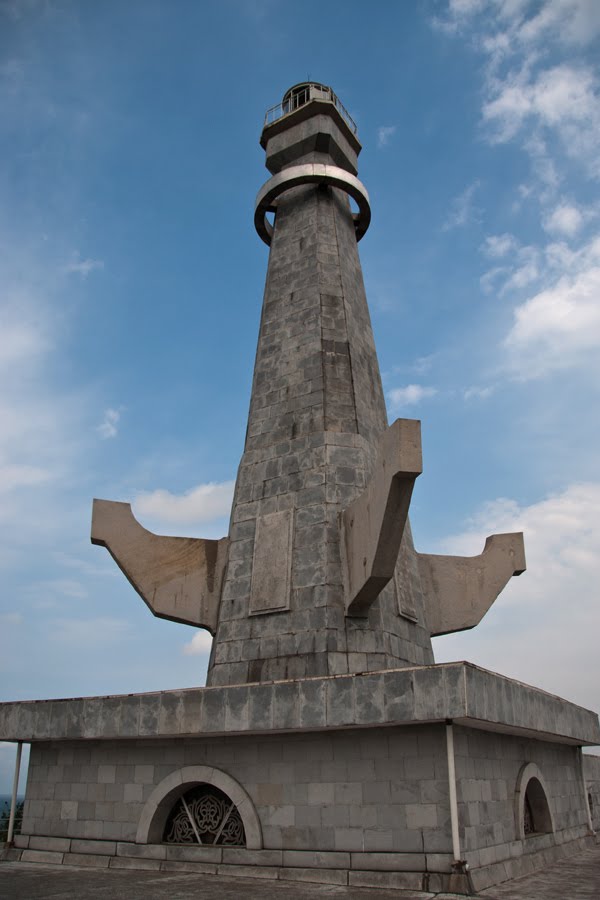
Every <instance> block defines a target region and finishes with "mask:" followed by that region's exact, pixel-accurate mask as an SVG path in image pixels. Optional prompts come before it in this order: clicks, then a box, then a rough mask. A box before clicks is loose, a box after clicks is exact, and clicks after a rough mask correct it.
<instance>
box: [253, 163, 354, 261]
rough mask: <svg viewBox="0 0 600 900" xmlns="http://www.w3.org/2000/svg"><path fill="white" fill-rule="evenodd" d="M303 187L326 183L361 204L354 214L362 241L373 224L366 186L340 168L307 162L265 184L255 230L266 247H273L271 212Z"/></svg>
mask: <svg viewBox="0 0 600 900" xmlns="http://www.w3.org/2000/svg"><path fill="white" fill-rule="evenodd" d="M303 184H327V185H330V186H331V187H336V188H340V190H342V191H345V192H346V193H347V194H348V195H349V196H350V197H352V199H353V200H354V201H355V202H356V203H357V204H358V213H355V214H354V227H355V229H356V240H357V241H360V239H361V237H362V236H363V235H364V234H365V232H366V230H367V228H368V227H369V224H370V222H371V206H370V203H369V195H368V193H367V189H366V188H365V186H364V184H363V183H362V182H361V181H359V180H358V178H355V177H354V175H351V174H350V172H346V170H345V169H340V168H338V166H327V165H324V164H319V163H307V164H305V165H302V166H291V167H290V168H289V169H284V170H283V172H278V173H277V175H274V176H273V177H272V178H269V180H268V181H266V182H265V184H263V186H262V187H261V189H260V191H259V192H258V196H257V198H256V205H255V207H254V227H255V228H256V230H257V232H258V235H259V237H260V238H261V239H262V240H263V241H264V242H265V244H267V245H270V244H271V238H272V237H273V226H272V225H271V223H270V222H269V221H268V219H267V213H268V212H274V211H275V207H274V206H273V204H274V203H275V200H276V199H277V197H279V196H280V195H281V194H283V193H284V191H288V190H290V188H295V187H300V186H301V185H303Z"/></svg>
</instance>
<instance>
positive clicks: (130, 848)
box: [22, 723, 600, 889]
mask: <svg viewBox="0 0 600 900" xmlns="http://www.w3.org/2000/svg"><path fill="white" fill-rule="evenodd" d="M454 731H455V750H456V773H457V794H458V804H459V826H460V841H461V855H462V857H463V858H464V859H466V861H467V862H468V863H469V866H470V869H471V872H472V877H473V884H475V886H476V888H477V889H482V888H484V887H487V886H489V885H490V884H495V883H498V882H500V881H503V880H506V879H507V878H511V877H516V876H518V875H521V874H525V873H526V872H528V871H532V870H533V869H535V868H536V867H540V866H543V865H546V864H547V863H549V862H550V861H552V860H554V859H558V858H561V857H562V856H564V855H568V854H569V853H571V852H575V851H576V850H577V849H583V847H584V846H587V845H586V841H588V842H589V841H590V840H592V838H591V837H590V836H589V827H588V819H587V808H586V804H585V794H584V777H583V773H582V763H581V759H580V754H579V749H578V748H577V747H575V746H569V745H561V744H558V743H550V742H545V741H539V740H531V739H528V738H520V737H517V736H514V735H505V734H499V733H494V732H485V731H481V730H475V729H470V728H466V727H459V726H455V729H454ZM526 764H533V766H534V767H536V768H535V770H536V771H538V772H539V774H540V777H541V778H542V779H543V782H544V786H545V788H546V790H547V799H548V803H549V805H550V808H551V810H552V815H553V820H554V832H553V833H545V834H535V835H531V836H529V837H527V838H525V839H523V840H522V839H521V838H520V837H519V834H518V826H517V817H516V807H517V801H516V790H517V784H518V781H519V773H520V772H521V770H522V768H523V766H525V765H526ZM185 766H208V767H214V768H215V769H218V770H220V771H221V772H223V773H225V774H226V775H229V776H231V777H232V778H234V779H235V780H236V781H237V782H239V784H240V785H241V786H242V787H243V788H244V789H245V791H246V792H247V793H248V795H249V797H250V799H251V801H252V803H253V804H254V807H255V810H256V813H257V815H258V818H259V820H260V823H261V828H262V837H263V848H264V849H263V850H261V851H260V853H261V854H263V856H261V860H262V862H261V865H262V864H264V865H265V866H269V865H271V863H269V862H268V859H269V858H270V857H268V854H269V853H271V854H274V853H278V854H283V855H282V856H281V859H282V860H283V862H282V863H281V864H282V865H283V866H286V865H296V864H298V865H303V866H304V865H306V866H316V865H318V866H319V867H321V868H322V869H323V871H325V870H326V869H327V870H329V868H331V867H333V868H334V869H335V868H344V867H346V868H348V870H350V869H357V870H358V869H360V870H363V869H364V870H369V871H379V872H383V871H390V872H413V873H425V874H427V873H447V874H448V875H449V873H450V872H451V864H452V860H453V855H452V839H451V830H450V807H449V795H448V770H447V756H446V735H445V725H444V724H442V723H440V724H431V725H422V726H419V725H414V726H405V727H400V726H391V727H387V728H385V727H373V728H363V729H356V728H349V729H347V730H346V729H341V730H326V731H319V732H304V733H287V734H271V735H261V736H256V735H252V736H247V735H232V736H227V737H214V738H206V737H204V738H169V739H153V738H147V739H137V740H126V739H123V740H89V741H87V740H86V741H83V740H79V741H53V742H36V743H34V744H33V745H32V749H31V759H30V765H29V776H28V784H27V799H26V803H25V815H24V822H23V838H22V840H23V841H28V842H29V843H28V845H27V846H28V847H29V848H31V847H34V844H32V843H31V841H32V840H33V841H34V843H35V841H38V840H41V839H42V837H45V838H48V839H49V840H50V841H54V842H56V841H59V842H60V841H63V842H64V841H67V842H68V841H71V843H72V842H76V846H77V847H79V846H80V845H81V846H84V845H85V841H100V842H104V843H103V846H105V847H108V846H109V844H107V843H106V842H117V846H119V844H118V842H124V843H123V845H122V848H123V847H124V848H125V849H123V851H122V852H123V853H126V855H128V856H131V855H132V854H133V856H135V855H136V854H135V852H134V850H135V847H136V846H139V845H136V844H134V842H135V840H136V835H137V829H138V823H139V821H140V818H141V816H142V812H143V810H144V806H145V804H146V802H147V801H148V799H149V798H150V796H151V794H152V793H153V791H154V789H155V787H156V786H157V785H158V784H159V783H160V782H161V781H162V780H163V779H164V778H166V777H167V776H169V775H172V774H173V773H176V772H177V771H178V770H180V769H182V768H183V767H185ZM584 769H585V790H586V791H587V790H590V788H591V791H592V792H593V794H594V797H595V796H597V791H598V788H599V787H600V758H593V757H592V758H590V757H586V758H585V759H584ZM595 817H597V806H596V812H595ZM596 821H597V819H596ZM153 839H154V840H156V838H153ZM23 846H25V844H23ZM36 846H37V845H36ZM40 847H41V845H40ZM153 848H154V849H153ZM38 849H39V848H38ZM42 849H43V848H42ZM140 849H141V848H140ZM180 849H181V848H180ZM196 850H202V851H203V853H204V855H206V853H207V852H209V848H196ZM147 851H148V853H158V852H163V850H161V848H160V846H158V845H148V847H147ZM36 852H37V851H36ZM77 852H79V851H77ZM81 852H83V851H81ZM89 852H92V851H89ZM93 852H94V853H96V852H100V851H97V850H94V851H93ZM102 852H104V851H102ZM106 852H108V850H107V851H106ZM169 852H170V853H177V852H179V851H178V850H177V848H176V847H174V848H172V850H170V851H169ZM182 852H183V851H182ZM185 852H188V851H185ZM190 852H193V851H190ZM211 852H212V851H211ZM215 852H216V851H215ZM246 852H247V853H250V852H251V851H244V853H246ZM228 853H230V851H228ZM265 854H266V855H265ZM286 854H287V856H286ZM243 855H244V854H242V856H243ZM203 858H204V857H203ZM248 858H249V857H248ZM257 859H258V857H257ZM265 860H266V861H265ZM286 860H287V862H286ZM297 860H301V862H300V863H298V862H297ZM302 860H304V861H302ZM311 860H312V861H311ZM342 860H346V862H342ZM348 860H350V861H351V862H348ZM240 862H243V860H242V857H240ZM246 862H247V860H246ZM348 877H349V876H348ZM423 877H425V875H424V876H423ZM427 877H429V875H427ZM444 877H445V876H444ZM323 878H324V879H326V876H325V875H323ZM344 883H346V882H344ZM348 883H350V882H348ZM423 883H425V882H423ZM428 884H429V882H428Z"/></svg>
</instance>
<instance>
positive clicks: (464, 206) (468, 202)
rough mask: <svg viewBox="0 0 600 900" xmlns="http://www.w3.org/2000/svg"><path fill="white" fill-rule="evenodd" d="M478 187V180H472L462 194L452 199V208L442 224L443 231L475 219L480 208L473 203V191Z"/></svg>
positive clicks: (459, 226) (461, 225)
mask: <svg viewBox="0 0 600 900" xmlns="http://www.w3.org/2000/svg"><path fill="white" fill-rule="evenodd" d="M479 187H480V182H479V181H478V180H476V181H473V182H472V183H471V184H470V185H469V186H468V187H467V188H465V190H464V191H463V192H462V194H459V195H458V197H455V198H454V200H453V201H452V209H451V211H450V213H449V214H448V217H447V219H446V221H445V222H444V224H443V225H442V230H443V231H450V230H451V229H453V228H462V227H463V226H464V225H468V224H469V223H470V222H472V221H474V220H476V219H477V218H478V216H479V213H480V210H478V209H477V207H476V206H475V205H474V204H473V197H474V195H475V192H476V191H477V189H478V188H479Z"/></svg>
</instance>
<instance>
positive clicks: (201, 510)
mask: <svg viewBox="0 0 600 900" xmlns="http://www.w3.org/2000/svg"><path fill="white" fill-rule="evenodd" d="M234 486H235V482H233V481H223V482H220V483H218V482H211V483H210V484H199V485H197V486H196V487H194V488H191V489H190V490H188V491H186V492H185V493H183V494H172V493H171V492H170V491H167V490H164V489H162V488H159V489H158V490H156V491H150V492H148V493H140V494H138V495H137V497H136V499H135V501H134V507H135V510H136V512H138V513H140V515H143V516H150V517H152V518H155V519H161V520H162V521H164V522H169V523H171V524H179V523H181V524H189V523H193V522H210V521H212V520H213V519H219V518H222V517H223V516H228V515H229V513H230V511H231V503H232V500H233V489H234Z"/></svg>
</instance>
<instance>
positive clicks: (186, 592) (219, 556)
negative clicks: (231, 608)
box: [92, 500, 229, 634]
mask: <svg viewBox="0 0 600 900" xmlns="http://www.w3.org/2000/svg"><path fill="white" fill-rule="evenodd" d="M92 544H98V545H99V546H101V547H106V549H107V550H108V552H109V553H110V555H111V556H112V557H113V559H114V560H115V562H116V563H117V565H118V566H119V568H120V569H121V571H122V572H123V574H124V575H125V577H126V578H127V579H128V581H129V582H130V583H131V584H132V586H133V587H134V588H135V590H136V591H137V592H138V594H139V595H140V597H141V598H142V600H143V601H144V602H145V603H146V604H147V605H148V607H149V608H150V610H151V612H152V613H154V615H155V616H159V617H160V618H162V619H171V620H172V621H173V622H182V623H184V624H185V625H195V626H198V627H200V628H206V629H208V631H210V632H211V634H214V633H215V630H216V627H217V617H218V611H219V601H220V595H221V585H222V580H223V573H224V571H225V565H226V561H227V548H228V544H229V539H228V538H222V539H221V540H218V541H217V540H204V539H203V538H181V537H163V536H162V535H158V534H153V533H152V532H151V531H147V530H146V529H145V528H144V527H143V526H142V525H140V523H139V522H138V521H137V520H136V519H135V517H134V515H133V513H132V511H131V506H130V505H129V503H116V502H114V501H111V500H94V504H93V511H92Z"/></svg>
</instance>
